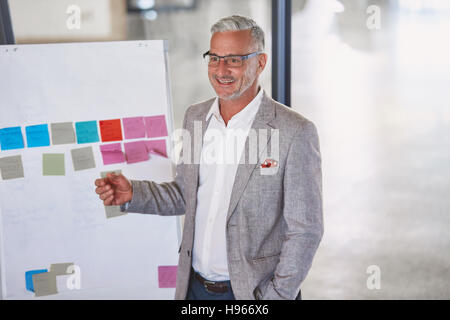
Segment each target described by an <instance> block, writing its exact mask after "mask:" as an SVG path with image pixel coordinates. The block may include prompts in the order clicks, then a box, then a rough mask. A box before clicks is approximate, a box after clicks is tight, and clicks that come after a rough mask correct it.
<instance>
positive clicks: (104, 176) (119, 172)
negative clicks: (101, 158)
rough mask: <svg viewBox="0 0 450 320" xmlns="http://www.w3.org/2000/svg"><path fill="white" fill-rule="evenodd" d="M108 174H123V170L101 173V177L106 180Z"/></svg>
mask: <svg viewBox="0 0 450 320" xmlns="http://www.w3.org/2000/svg"><path fill="white" fill-rule="evenodd" d="M108 173H115V174H121V173H122V170H111V171H105V172H100V177H102V178H106V175H107V174H108Z"/></svg>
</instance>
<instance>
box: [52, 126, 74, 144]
mask: <svg viewBox="0 0 450 320" xmlns="http://www.w3.org/2000/svg"><path fill="white" fill-rule="evenodd" d="M50 129H51V132H52V143H53V144H57V145H59V144H70V143H75V131H74V129H73V123H72V122H61V123H51V124H50Z"/></svg>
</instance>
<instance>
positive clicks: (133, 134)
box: [122, 117, 145, 139]
mask: <svg viewBox="0 0 450 320" xmlns="http://www.w3.org/2000/svg"><path fill="white" fill-rule="evenodd" d="M122 122H123V132H124V134H125V139H137V138H145V124H144V117H133V118H123V120H122Z"/></svg>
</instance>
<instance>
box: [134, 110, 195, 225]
mask: <svg viewBox="0 0 450 320" xmlns="http://www.w3.org/2000/svg"><path fill="white" fill-rule="evenodd" d="M187 114H188V111H186V114H185V117H184V120H183V130H185V129H186V121H187V118H188V116H187ZM182 157H183V150H181V154H180V159H182ZM184 166H185V164H183V163H179V164H177V167H176V175H175V179H174V181H171V182H163V183H156V182H154V181H138V180H131V185H132V187H133V198H132V200H131V202H130V204H129V206H128V209H127V210H126V211H127V212H134V213H146V214H157V215H165V216H171V215H183V214H184V213H185V210H186V200H185V192H184V190H185V183H184V177H183V172H184Z"/></svg>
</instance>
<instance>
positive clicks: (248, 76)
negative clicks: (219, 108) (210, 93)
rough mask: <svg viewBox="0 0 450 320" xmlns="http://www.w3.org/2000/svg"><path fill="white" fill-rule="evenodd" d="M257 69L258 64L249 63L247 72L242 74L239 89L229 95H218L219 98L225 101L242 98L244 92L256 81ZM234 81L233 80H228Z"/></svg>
mask: <svg viewBox="0 0 450 320" xmlns="http://www.w3.org/2000/svg"><path fill="white" fill-rule="evenodd" d="M257 68H258V64H256V63H250V64H249V66H248V68H247V70H245V73H244V79H243V83H242V85H241V87H240V88H238V89H237V90H236V91H235V92H233V93H232V94H230V95H219V98H220V99H222V100H225V101H229V100H235V99H238V98H240V97H241V96H242V94H243V93H244V92H246V91H247V90H248V89H249V88H250V87H251V86H252V85H253V82H255V80H256V69H257ZM230 79H233V80H235V79H234V78H230Z"/></svg>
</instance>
